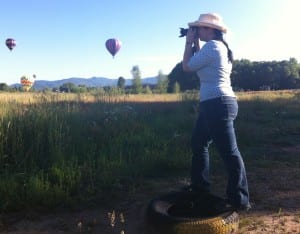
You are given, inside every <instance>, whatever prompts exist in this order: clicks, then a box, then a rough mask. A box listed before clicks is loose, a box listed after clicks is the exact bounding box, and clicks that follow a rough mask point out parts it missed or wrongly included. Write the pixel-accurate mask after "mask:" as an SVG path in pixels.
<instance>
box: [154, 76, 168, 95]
mask: <svg viewBox="0 0 300 234" xmlns="http://www.w3.org/2000/svg"><path fill="white" fill-rule="evenodd" d="M167 89H168V77H167V76H166V75H164V74H163V72H162V71H159V73H158V76H157V85H156V90H157V92H158V93H166V92H167Z"/></svg>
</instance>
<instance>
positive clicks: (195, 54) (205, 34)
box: [182, 13, 251, 210]
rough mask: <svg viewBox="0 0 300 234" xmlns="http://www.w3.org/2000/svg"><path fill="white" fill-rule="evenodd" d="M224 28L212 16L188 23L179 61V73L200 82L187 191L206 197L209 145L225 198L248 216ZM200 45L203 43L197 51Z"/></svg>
mask: <svg viewBox="0 0 300 234" xmlns="http://www.w3.org/2000/svg"><path fill="white" fill-rule="evenodd" d="M226 32H227V27H226V26H225V24H224V23H223V22H222V18H221V17H220V16H219V15H217V14H213V13H208V14H201V15H200V17H199V19H198V20H197V21H195V22H192V23H189V30H188V32H187V35H186V43H185V50H184V55H183V62H182V64H183V69H184V71H196V72H197V75H198V77H199V78H200V107H199V108H200V110H199V116H198V119H197V121H196V124H195V127H194V130H193V134H192V141H191V145H192V152H193V157H192V168H191V186H190V189H191V190H192V191H193V192H196V193H197V194H199V196H201V194H202V195H203V194H206V193H209V191H210V180H209V150H208V149H209V145H210V144H211V143H212V142H214V143H215V145H216V147H217V150H218V152H219V153H220V155H221V157H222V159H223V161H224V163H225V166H226V170H227V173H228V183H227V191H226V193H227V198H228V203H229V205H230V206H231V207H232V208H233V209H235V210H249V209H250V208H251V206H250V203H249V192H248V183H247V177H246V170H245V166H244V162H243V159H242V156H241V154H240V152H239V149H238V146H237V142H236V136H235V130H234V120H235V118H236V116H237V113H238V104H237V99H236V96H235V94H234V92H233V90H232V87H231V81H230V74H231V70H232V63H233V55H232V51H231V50H230V49H229V47H228V44H227V43H226V42H225V41H224V39H223V34H224V33H226ZM199 39H200V41H204V42H206V43H205V44H204V45H203V46H202V48H200V44H199Z"/></svg>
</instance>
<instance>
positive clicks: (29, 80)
mask: <svg viewBox="0 0 300 234" xmlns="http://www.w3.org/2000/svg"><path fill="white" fill-rule="evenodd" d="M20 82H21V85H22V88H23V90H24V91H28V90H29V89H30V88H31V87H32V85H33V84H34V76H32V77H31V76H22V77H21V79H20Z"/></svg>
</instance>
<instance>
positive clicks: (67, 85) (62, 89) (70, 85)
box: [59, 83, 76, 93]
mask: <svg viewBox="0 0 300 234" xmlns="http://www.w3.org/2000/svg"><path fill="white" fill-rule="evenodd" d="M75 89H76V86H75V85H74V84H73V83H64V84H63V85H61V86H60V87H59V91H60V92H65V93H71V92H73V91H74V90H75Z"/></svg>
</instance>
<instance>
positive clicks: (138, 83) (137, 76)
mask: <svg viewBox="0 0 300 234" xmlns="http://www.w3.org/2000/svg"><path fill="white" fill-rule="evenodd" d="M131 74H132V77H133V80H132V91H133V93H136V94H138V93H141V92H142V90H143V86H142V78H141V71H140V68H139V66H138V65H135V66H133V67H132V69H131Z"/></svg>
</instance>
